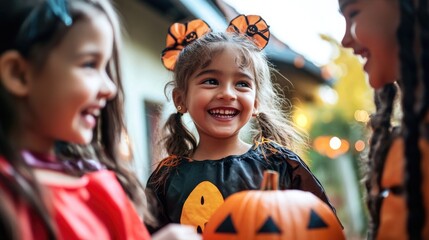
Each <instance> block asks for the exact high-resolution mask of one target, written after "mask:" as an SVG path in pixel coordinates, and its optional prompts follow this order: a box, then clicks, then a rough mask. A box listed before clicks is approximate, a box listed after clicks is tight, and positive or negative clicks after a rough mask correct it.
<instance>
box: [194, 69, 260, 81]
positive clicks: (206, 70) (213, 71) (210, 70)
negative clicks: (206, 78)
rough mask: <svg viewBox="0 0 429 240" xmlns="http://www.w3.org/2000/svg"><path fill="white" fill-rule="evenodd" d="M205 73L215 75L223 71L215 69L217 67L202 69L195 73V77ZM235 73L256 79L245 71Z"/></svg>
mask: <svg viewBox="0 0 429 240" xmlns="http://www.w3.org/2000/svg"><path fill="white" fill-rule="evenodd" d="M204 74H215V75H221V74H222V72H221V71H219V70H215V69H205V70H202V71H201V72H199V73H198V74H197V75H195V77H199V76H202V75H204ZM235 75H237V76H240V77H245V78H249V79H252V80H254V79H253V77H252V76H250V75H249V74H247V73H244V72H238V73H236V74H235Z"/></svg>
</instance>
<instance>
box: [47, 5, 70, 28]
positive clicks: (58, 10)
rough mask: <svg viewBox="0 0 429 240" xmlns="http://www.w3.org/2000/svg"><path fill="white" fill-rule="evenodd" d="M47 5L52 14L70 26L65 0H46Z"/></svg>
mask: <svg viewBox="0 0 429 240" xmlns="http://www.w3.org/2000/svg"><path fill="white" fill-rule="evenodd" d="M48 5H49V7H50V8H51V10H52V12H53V13H54V15H55V16H57V17H58V18H60V19H61V21H62V22H63V23H64V25H66V26H70V25H71V24H72V23H73V20H72V18H71V17H70V14H69V11H68V9H67V3H66V0H48Z"/></svg>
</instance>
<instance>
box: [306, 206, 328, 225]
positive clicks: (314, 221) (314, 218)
mask: <svg viewBox="0 0 429 240" xmlns="http://www.w3.org/2000/svg"><path fill="white" fill-rule="evenodd" d="M327 226H328V225H327V224H326V223H325V221H323V219H322V218H321V217H320V216H319V215H318V214H317V213H316V212H315V211H314V210H313V209H311V212H310V222H309V223H308V226H307V229H315V228H325V227H327Z"/></svg>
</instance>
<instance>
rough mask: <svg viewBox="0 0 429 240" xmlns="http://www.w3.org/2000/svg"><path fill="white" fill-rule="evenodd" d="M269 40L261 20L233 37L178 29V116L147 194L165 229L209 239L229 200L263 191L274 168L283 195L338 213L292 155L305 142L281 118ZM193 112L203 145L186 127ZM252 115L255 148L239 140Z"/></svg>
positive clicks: (238, 22)
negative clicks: (213, 219) (205, 234)
mask: <svg viewBox="0 0 429 240" xmlns="http://www.w3.org/2000/svg"><path fill="white" fill-rule="evenodd" d="M268 38H269V31H268V26H267V25H266V23H265V21H264V20H263V19H262V18H261V17H260V16H255V15H250V16H245V15H240V16H238V17H237V18H235V19H233V20H232V21H231V23H230V25H229V27H228V29H227V32H211V31H210V28H209V27H208V25H207V24H206V23H205V22H203V21H202V20H199V19H197V20H194V21H191V22H188V23H186V24H181V23H175V24H173V25H172V26H171V27H170V29H169V35H168V37H167V48H166V49H165V50H164V52H163V57H162V60H163V62H164V65H165V66H166V67H167V68H168V69H169V70H173V71H174V80H173V81H172V82H171V83H170V85H171V86H172V87H173V91H172V95H173V96H172V98H173V101H174V104H175V106H176V109H177V113H173V114H172V115H171V116H170V118H169V119H168V120H167V122H166V125H165V129H166V130H167V132H166V135H165V138H164V140H165V141H164V144H165V145H164V147H165V150H166V152H167V153H168V155H169V156H168V157H167V158H165V159H163V160H162V161H161V162H160V163H159V165H158V167H157V169H156V170H155V171H154V172H153V173H152V175H151V176H150V178H149V180H148V184H147V191H146V192H147V194H148V198H149V196H153V199H155V200H156V201H155V204H156V205H155V206H154V210H155V216H157V218H158V219H159V220H160V226H159V227H162V226H163V225H165V224H167V223H169V222H175V223H181V224H189V225H192V226H194V228H195V230H196V231H197V232H200V233H201V232H202V231H203V230H204V226H205V224H206V223H207V221H208V219H209V217H210V216H211V215H212V213H213V212H214V211H215V210H216V209H217V207H219V206H220V204H222V203H223V202H224V199H225V198H226V197H228V196H230V195H231V194H233V193H236V192H238V191H242V190H250V189H258V188H259V186H260V184H261V181H262V177H263V171H264V170H267V169H271V170H275V171H277V172H279V173H280V188H281V189H300V190H304V191H309V192H312V193H313V194H315V195H316V196H318V197H319V198H320V199H321V200H323V201H324V202H325V203H326V204H328V205H329V206H330V207H331V208H332V210H333V211H334V212H335V209H334V208H333V207H332V206H331V204H330V202H329V200H328V198H327V196H326V194H325V190H324V189H323V187H322V185H321V184H320V182H319V181H318V180H317V179H316V177H315V176H314V175H313V174H312V173H311V171H310V169H309V167H308V166H307V165H306V164H305V163H304V161H302V160H301V158H300V157H299V156H298V155H296V154H295V153H294V152H293V151H292V150H291V149H294V147H295V146H299V145H300V144H301V143H302V140H301V139H300V137H299V135H298V134H297V131H296V130H295V129H294V128H293V125H292V124H291V122H290V121H288V120H287V118H286V116H287V115H285V113H283V112H282V111H281V108H282V106H284V105H283V103H281V102H278V101H279V99H281V98H280V97H278V96H277V95H276V91H275V88H274V87H273V83H272V81H271V75H270V70H271V69H270V65H269V63H268V61H267V59H266V57H265V56H264V54H263V53H262V51H261V50H262V48H263V47H265V45H266V44H267V42H268ZM187 112H188V113H189V115H190V117H191V119H192V121H193V122H194V124H195V126H196V130H197V132H198V137H199V141H197V139H196V137H195V136H194V135H193V134H192V133H191V132H190V131H189V130H188V129H187V128H186V127H185V125H184V124H183V123H182V115H183V114H185V113H187ZM252 116H254V117H255V118H256V123H255V124H256V126H257V128H258V132H257V133H256V134H254V136H255V138H254V142H253V145H251V144H249V143H246V142H244V141H243V140H241V139H240V137H239V132H240V131H241V130H242V128H243V127H244V126H245V125H246V124H247V123H248V122H249V121H250V120H251V118H252ZM154 230H156V229H154Z"/></svg>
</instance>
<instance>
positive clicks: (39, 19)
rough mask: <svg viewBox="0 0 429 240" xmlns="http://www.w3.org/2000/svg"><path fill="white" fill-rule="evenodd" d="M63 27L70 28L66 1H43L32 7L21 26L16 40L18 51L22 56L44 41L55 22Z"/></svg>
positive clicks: (70, 19) (70, 22)
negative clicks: (37, 43) (59, 22)
mask: <svg viewBox="0 0 429 240" xmlns="http://www.w3.org/2000/svg"><path fill="white" fill-rule="evenodd" d="M58 19H59V20H60V21H61V22H62V23H63V24H64V25H65V26H71V25H72V23H73V20H72V17H71V16H70V14H69V11H68V6H67V0H45V1H44V2H43V3H41V4H39V5H38V6H36V7H34V8H33V9H32V10H31V11H30V13H29V14H28V15H27V17H26V18H25V19H24V21H23V23H22V24H21V27H20V30H19V32H18V35H17V38H16V45H17V48H18V50H20V51H22V52H23V53H24V54H25V53H28V50H29V48H30V47H31V46H32V45H33V44H34V43H36V42H38V41H40V40H45V39H46V38H47V37H48V36H49V35H50V33H52V31H53V30H54V27H55V24H56V21H57V20H58Z"/></svg>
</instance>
